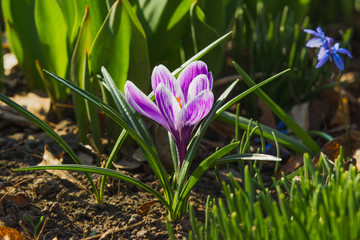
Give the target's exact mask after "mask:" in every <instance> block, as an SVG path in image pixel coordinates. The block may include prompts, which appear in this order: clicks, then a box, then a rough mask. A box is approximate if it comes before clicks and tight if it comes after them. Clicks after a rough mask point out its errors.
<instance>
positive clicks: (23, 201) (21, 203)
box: [0, 194, 30, 208]
mask: <svg viewBox="0 0 360 240" xmlns="http://www.w3.org/2000/svg"><path fill="white" fill-rule="evenodd" d="M1 200H7V201H10V202H15V204H16V206H18V207H20V208H23V207H26V206H28V205H29V203H30V201H29V198H28V197H27V196H26V195H24V194H17V195H9V194H7V195H5V194H0V202H1Z"/></svg>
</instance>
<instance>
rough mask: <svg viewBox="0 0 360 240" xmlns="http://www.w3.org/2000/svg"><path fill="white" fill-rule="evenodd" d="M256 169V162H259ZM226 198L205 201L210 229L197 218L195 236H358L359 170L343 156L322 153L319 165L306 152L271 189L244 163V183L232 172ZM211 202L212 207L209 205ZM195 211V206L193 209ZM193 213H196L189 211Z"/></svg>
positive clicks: (192, 236)
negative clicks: (329, 156) (294, 168)
mask: <svg viewBox="0 0 360 240" xmlns="http://www.w3.org/2000/svg"><path fill="white" fill-rule="evenodd" d="M255 168H256V167H255ZM229 180H230V184H228V185H226V184H225V183H223V191H224V199H221V198H220V199H214V200H213V201H211V202H210V203H208V205H207V209H208V210H207V212H206V214H207V215H208V221H209V222H208V223H206V224H207V225H208V226H209V228H207V230H206V231H204V228H203V227H202V223H199V222H198V221H195V219H191V222H193V223H196V224H195V225H194V226H193V231H192V233H190V235H191V238H194V239H210V236H211V239H359V237H360V174H359V173H358V171H357V169H356V167H355V166H352V165H350V166H349V168H348V170H345V169H344V164H343V158H342V155H340V156H339V158H338V159H336V160H335V164H334V165H332V164H331V163H330V161H329V160H328V159H327V158H326V156H325V155H323V154H321V156H320V160H319V162H318V165H317V166H315V164H314V163H313V162H312V160H311V158H310V157H309V155H307V154H304V166H303V167H302V168H301V169H300V171H298V172H297V174H293V176H292V177H291V178H290V177H287V176H282V177H281V178H280V179H279V180H277V181H275V180H274V184H273V186H272V188H268V187H266V186H264V184H263V183H262V181H261V178H259V176H257V178H254V177H251V176H250V174H249V169H248V167H245V177H244V181H243V186H241V185H240V184H239V183H238V182H236V181H235V180H234V178H233V177H232V176H231V174H229ZM209 204H210V205H211V204H212V208H211V209H209V208H208V207H209ZM190 210H191V208H190ZM190 217H191V218H194V216H193V214H190Z"/></svg>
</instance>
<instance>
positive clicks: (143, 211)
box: [137, 200, 160, 217]
mask: <svg viewBox="0 0 360 240" xmlns="http://www.w3.org/2000/svg"><path fill="white" fill-rule="evenodd" d="M155 203H160V201H159V200H152V201H149V202H146V203H144V204H142V205H141V206H140V207H139V208H138V210H137V213H138V214H139V215H140V216H142V217H144V216H145V215H146V214H147V213H148V212H149V211H150V208H151V206H152V205H154V204H155Z"/></svg>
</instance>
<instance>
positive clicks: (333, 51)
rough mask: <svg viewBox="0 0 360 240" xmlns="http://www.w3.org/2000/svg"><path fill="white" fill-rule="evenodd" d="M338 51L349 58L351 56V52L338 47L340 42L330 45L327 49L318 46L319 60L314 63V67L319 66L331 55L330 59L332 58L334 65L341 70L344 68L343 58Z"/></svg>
mask: <svg viewBox="0 0 360 240" xmlns="http://www.w3.org/2000/svg"><path fill="white" fill-rule="evenodd" d="M338 53H342V54H346V55H348V56H349V57H350V58H352V55H351V53H350V52H349V51H348V50H347V49H345V48H340V44H339V43H335V44H334V46H331V47H330V48H328V49H321V48H320V51H319V53H318V60H319V62H318V63H317V64H316V68H320V67H321V66H322V65H324V63H325V62H326V61H327V60H328V59H329V58H330V57H331V59H333V60H334V62H335V64H336V66H337V67H338V68H339V69H340V70H341V71H343V70H344V62H343V60H342V59H341V57H340V55H339V54H338Z"/></svg>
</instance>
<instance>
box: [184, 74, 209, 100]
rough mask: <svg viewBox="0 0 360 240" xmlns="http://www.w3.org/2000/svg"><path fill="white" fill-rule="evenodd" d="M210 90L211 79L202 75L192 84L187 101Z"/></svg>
mask: <svg viewBox="0 0 360 240" xmlns="http://www.w3.org/2000/svg"><path fill="white" fill-rule="evenodd" d="M204 90H210V83H209V79H208V77H207V76H206V75H205V74H200V75H198V76H197V77H196V78H194V80H193V81H192V82H191V83H190V85H189V89H188V96H187V99H188V101H190V99H193V98H195V97H196V96H197V95H198V94H199V93H200V92H202V91H204Z"/></svg>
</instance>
